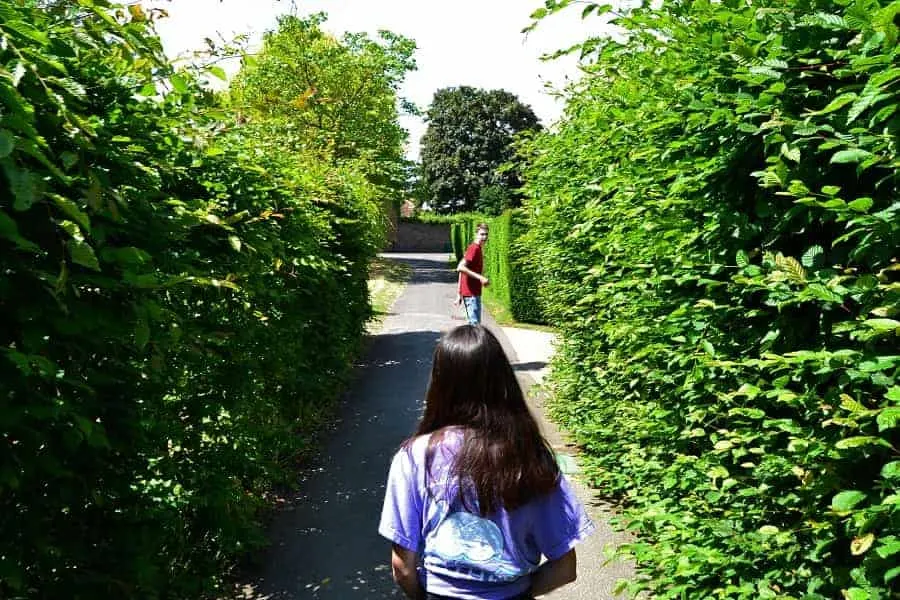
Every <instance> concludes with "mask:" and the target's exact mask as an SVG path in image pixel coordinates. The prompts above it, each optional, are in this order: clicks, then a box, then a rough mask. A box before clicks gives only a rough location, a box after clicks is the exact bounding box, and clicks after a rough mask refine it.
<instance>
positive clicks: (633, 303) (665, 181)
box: [526, 0, 900, 600]
mask: <svg viewBox="0 0 900 600" xmlns="http://www.w3.org/2000/svg"><path fill="white" fill-rule="evenodd" d="M565 4H569V3H568V2H549V3H547V6H548V8H546V9H541V11H538V13H536V14H535V17H540V16H541V15H542V14H544V13H547V12H548V11H550V10H555V9H557V8H560V7H561V6H562V5H565ZM580 9H582V10H584V14H586V15H590V14H593V13H595V12H596V13H598V14H604V15H605V16H604V18H610V17H611V16H612V17H613V18H612V20H613V22H614V24H615V25H617V26H618V27H620V28H621V32H622V36H621V37H619V38H618V39H620V40H621V41H618V42H617V41H615V40H612V39H605V40H592V41H590V42H588V43H586V44H584V45H582V47H581V48H582V50H583V51H584V54H585V57H586V60H587V62H589V63H590V66H589V67H588V70H589V74H588V76H587V77H586V78H585V80H584V81H583V82H582V83H581V84H580V85H579V86H577V87H576V88H575V89H573V90H572V92H571V95H570V97H569V99H568V104H567V108H566V111H565V115H566V117H565V119H564V121H563V122H562V123H561V124H560V126H559V128H558V131H557V132H556V133H547V134H543V135H541V136H538V138H537V139H536V141H535V142H534V144H533V145H531V146H530V147H529V148H528V149H527V150H528V156H531V157H532V160H531V163H530V167H529V169H528V172H527V174H526V176H527V186H526V190H527V193H528V195H529V200H528V202H527V207H528V209H529V210H530V211H531V214H532V215H533V218H532V222H531V230H530V231H529V234H528V235H526V238H527V239H528V243H529V245H530V247H531V248H532V249H533V256H534V264H535V266H536V268H537V270H538V271H539V273H540V276H541V278H542V282H543V285H542V288H541V289H543V290H545V291H546V292H548V293H546V294H545V295H544V301H545V304H546V306H547V307H548V311H549V316H550V318H551V321H552V322H553V323H554V324H556V325H557V326H558V327H559V328H560V329H561V331H562V339H563V341H562V345H561V350H560V352H559V354H558V357H557V359H556V360H555V362H554V379H555V382H556V386H557V389H558V401H557V402H556V404H555V409H554V410H555V414H556V415H557V416H558V417H559V418H560V419H561V420H562V421H563V422H564V423H565V424H566V425H567V426H568V427H569V428H570V429H572V430H573V431H574V432H575V434H576V436H577V438H578V440H579V441H580V442H581V444H582V445H583V446H584V448H585V451H586V461H587V466H588V468H587V473H588V475H589V476H590V477H591V478H592V479H593V481H594V483H595V484H596V485H597V486H598V487H599V488H600V490H601V491H602V492H603V493H606V494H608V495H610V496H612V497H617V498H619V499H621V500H622V502H623V503H624V507H625V513H624V516H623V519H622V523H623V525H626V526H627V527H628V528H630V529H631V530H633V531H634V532H636V533H637V534H638V537H637V539H636V541H635V542H634V543H632V544H630V545H629V546H628V550H629V551H630V553H631V554H632V556H634V557H635V558H636V559H637V561H638V564H639V566H640V573H641V575H640V577H639V578H638V580H637V581H635V582H632V583H630V584H628V586H627V587H628V588H629V589H630V590H631V591H633V592H637V591H639V590H647V591H650V592H652V593H653V595H654V596H656V597H660V598H803V599H807V600H813V599H822V600H824V599H826V598H840V597H844V598H847V599H850V600H863V599H867V598H869V599H876V598H878V599H886V598H889V597H896V593H897V590H898V582H900V489H898V488H900V429H898V426H900V384H898V376H900V263H898V259H900V256H898V249H900V200H898V199H900V194H898V191H900V190H898V184H900V181H898V165H900V154H898V133H900V112H898V108H900V50H898V21H900V3H898V2H896V1H895V2H889V1H887V0H882V1H878V0H842V1H825V0H821V1H798V0H788V1H781V0H779V1H777V2H775V1H768V0H762V1H756V0H754V1H753V2H745V1H743V0H740V1H738V0H723V1H722V2H707V1H704V0H692V1H682V0H674V1H665V2H662V3H661V6H660V7H658V8H651V7H650V5H649V4H644V5H642V6H641V7H639V8H637V9H635V10H634V11H633V12H630V13H628V14H618V13H609V7H608V6H607V7H599V6H597V5H593V4H589V5H588V6H587V7H584V6H582V7H580ZM596 566H597V567H598V568H599V567H600V566H599V565H596Z"/></svg>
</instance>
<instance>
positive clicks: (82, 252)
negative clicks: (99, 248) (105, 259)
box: [66, 239, 100, 271]
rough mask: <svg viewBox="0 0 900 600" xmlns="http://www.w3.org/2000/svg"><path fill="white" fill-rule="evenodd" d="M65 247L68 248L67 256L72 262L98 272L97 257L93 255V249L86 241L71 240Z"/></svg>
mask: <svg viewBox="0 0 900 600" xmlns="http://www.w3.org/2000/svg"><path fill="white" fill-rule="evenodd" d="M66 245H67V246H68V248H69V256H70V257H71V258H72V262H74V263H75V264H77V265H81V266H83V267H87V268H89V269H93V270H94V271H99V270H100V263H98V262H97V255H96V254H94V249H93V248H91V246H90V245H89V244H88V243H87V242H86V241H84V240H76V239H71V240H69V241H68V242H67V243H66Z"/></svg>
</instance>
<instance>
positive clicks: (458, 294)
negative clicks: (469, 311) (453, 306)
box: [456, 269, 463, 304]
mask: <svg viewBox="0 0 900 600" xmlns="http://www.w3.org/2000/svg"><path fill="white" fill-rule="evenodd" d="M457 271H458V272H457V275H459V277H457V278H456V303H457V304H460V303H461V302H462V301H463V299H462V278H463V274H462V273H461V272H459V269H457Z"/></svg>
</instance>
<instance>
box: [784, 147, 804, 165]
mask: <svg viewBox="0 0 900 600" xmlns="http://www.w3.org/2000/svg"><path fill="white" fill-rule="evenodd" d="M781 155H782V156H784V157H785V158H786V159H788V160H790V161H793V162H795V163H798V162H800V148H798V147H797V146H788V145H787V144H786V143H785V144H782V145H781Z"/></svg>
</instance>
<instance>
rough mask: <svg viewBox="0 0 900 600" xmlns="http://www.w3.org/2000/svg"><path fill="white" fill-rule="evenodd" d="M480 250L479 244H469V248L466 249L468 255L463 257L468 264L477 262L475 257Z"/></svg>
mask: <svg viewBox="0 0 900 600" xmlns="http://www.w3.org/2000/svg"><path fill="white" fill-rule="evenodd" d="M478 250H479V247H478V244H469V247H468V248H466V254H465V256H463V258H464V259H465V260H466V262H467V263H472V262H473V261H474V260H475V255H476V254H477V253H478Z"/></svg>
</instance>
